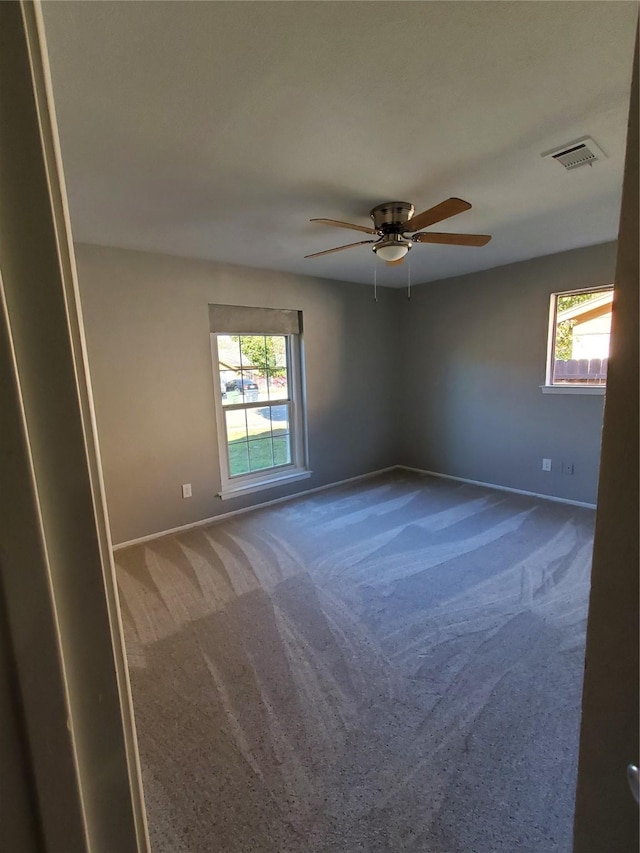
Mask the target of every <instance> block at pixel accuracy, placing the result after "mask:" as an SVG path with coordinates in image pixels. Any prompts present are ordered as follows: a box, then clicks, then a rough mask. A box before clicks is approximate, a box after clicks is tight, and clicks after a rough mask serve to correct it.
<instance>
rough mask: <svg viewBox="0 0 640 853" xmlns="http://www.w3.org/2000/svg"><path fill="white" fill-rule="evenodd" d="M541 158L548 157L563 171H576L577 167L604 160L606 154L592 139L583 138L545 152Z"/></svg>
mask: <svg viewBox="0 0 640 853" xmlns="http://www.w3.org/2000/svg"><path fill="white" fill-rule="evenodd" d="M540 156H541V157H548V158H549V159H551V160H556V161H557V162H558V163H560V165H561V166H564V168H565V169H567V170H569V169H577V168H578V166H586V165H587V164H589V165H590V166H591V165H593V164H594V163H595V161H596V160H605V159H606V156H607V155H606V154H605V153H604V151H603V150H602V148H599V147H598V146H597V145H596V144H595V142H594V141H593V139H591V137H589V136H585V137H584V138H583V139H576V141H575V142H569V143H567V144H566V145H562V146H561V147H560V148H554V149H553V150H551V151H545V152H544V154H541V155H540Z"/></svg>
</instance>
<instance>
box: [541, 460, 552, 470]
mask: <svg viewBox="0 0 640 853" xmlns="http://www.w3.org/2000/svg"><path fill="white" fill-rule="evenodd" d="M542 470H543V471H550V470H551V460H550V459H543V460H542Z"/></svg>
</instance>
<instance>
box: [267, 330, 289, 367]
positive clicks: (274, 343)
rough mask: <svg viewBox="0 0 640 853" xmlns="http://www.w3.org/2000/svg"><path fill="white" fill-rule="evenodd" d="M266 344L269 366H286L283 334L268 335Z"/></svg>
mask: <svg viewBox="0 0 640 853" xmlns="http://www.w3.org/2000/svg"><path fill="white" fill-rule="evenodd" d="M267 346H268V349H269V353H270V356H271V357H270V359H269V364H268V365H267V366H268V367H270V368H274V367H275V368H284V369H285V371H286V367H287V339H286V337H285V336H284V335H269V336H268V338H267Z"/></svg>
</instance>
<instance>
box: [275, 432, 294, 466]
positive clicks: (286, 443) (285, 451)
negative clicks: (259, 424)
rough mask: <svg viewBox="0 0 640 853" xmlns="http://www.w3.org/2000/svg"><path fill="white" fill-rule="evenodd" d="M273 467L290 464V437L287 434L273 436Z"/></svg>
mask: <svg viewBox="0 0 640 853" xmlns="http://www.w3.org/2000/svg"><path fill="white" fill-rule="evenodd" d="M273 462H274V465H289V464H290V462H291V436H290V435H289V434H283V435H276V434H275V433H274V435H273Z"/></svg>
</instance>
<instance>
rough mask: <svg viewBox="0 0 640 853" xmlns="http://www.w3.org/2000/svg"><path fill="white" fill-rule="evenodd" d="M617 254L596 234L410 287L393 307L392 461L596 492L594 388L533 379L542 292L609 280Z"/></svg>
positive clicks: (544, 320) (538, 368)
mask: <svg viewBox="0 0 640 853" xmlns="http://www.w3.org/2000/svg"><path fill="white" fill-rule="evenodd" d="M460 251H464V250H463V249H460ZM469 251H472V250H469ZM615 253H616V244H615V243H604V244H601V245H597V246H590V247H588V248H585V249H576V250H574V251H570V252H562V253H560V254H556V255H548V256H546V257H543V258H536V259H533V260H530V261H524V262H522V263H518V264H510V265H508V266H504V267H498V268H496V269H491V270H486V271H484V272H480V273H475V274H472V275H466V276H461V277H459V278H450V279H446V280H444V281H439V282H433V283H430V284H425V285H422V286H420V287H417V288H415V289H414V291H413V296H412V299H411V301H410V302H406V301H405V302H403V303H402V305H403V307H402V309H401V310H402V321H401V328H402V340H403V342H404V345H403V351H402V361H403V363H404V365H405V368H404V370H403V374H404V380H405V385H404V395H403V400H404V404H403V407H402V410H401V414H402V416H401V418H400V419H399V423H400V427H401V441H400V445H399V446H400V448H401V451H402V452H401V456H400V457H399V459H398V462H401V463H403V464H406V465H411V466H414V467H417V468H423V469H426V470H430V471H436V472H439V473H442V474H450V475H454V476H458V477H465V478H468V479H472V480H480V481H482V482H487V483H494V484H497V485H502V486H508V487H510V488H516V489H524V490H527V491H532V492H539V493H542V494H548V495H554V496H557V497H562V498H568V499H570V500H578V501H586V502H589V503H593V502H595V500H596V489H597V482H598V462H599V453H600V436H601V426H602V412H603V399H604V398H603V397H602V396H582V395H581V396H577V395H576V396H574V395H572V396H569V395H565V394H563V395H551V394H543V393H542V392H541V390H540V386H541V385H542V384H543V383H544V380H545V360H546V348H547V333H548V317H549V296H550V294H551V293H552V292H554V291H558V290H571V289H574V288H583V287H591V286H595V285H600V284H610V283H612V282H613V278H614V270H615ZM543 457H548V458H551V459H552V460H553V469H552V471H551V472H550V473H545V472H543V471H542V469H541V462H542V458H543ZM562 461H565V462H572V463H574V465H575V474H574V475H573V476H571V475H567V474H563V473H561V470H560V468H561V462H562Z"/></svg>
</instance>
